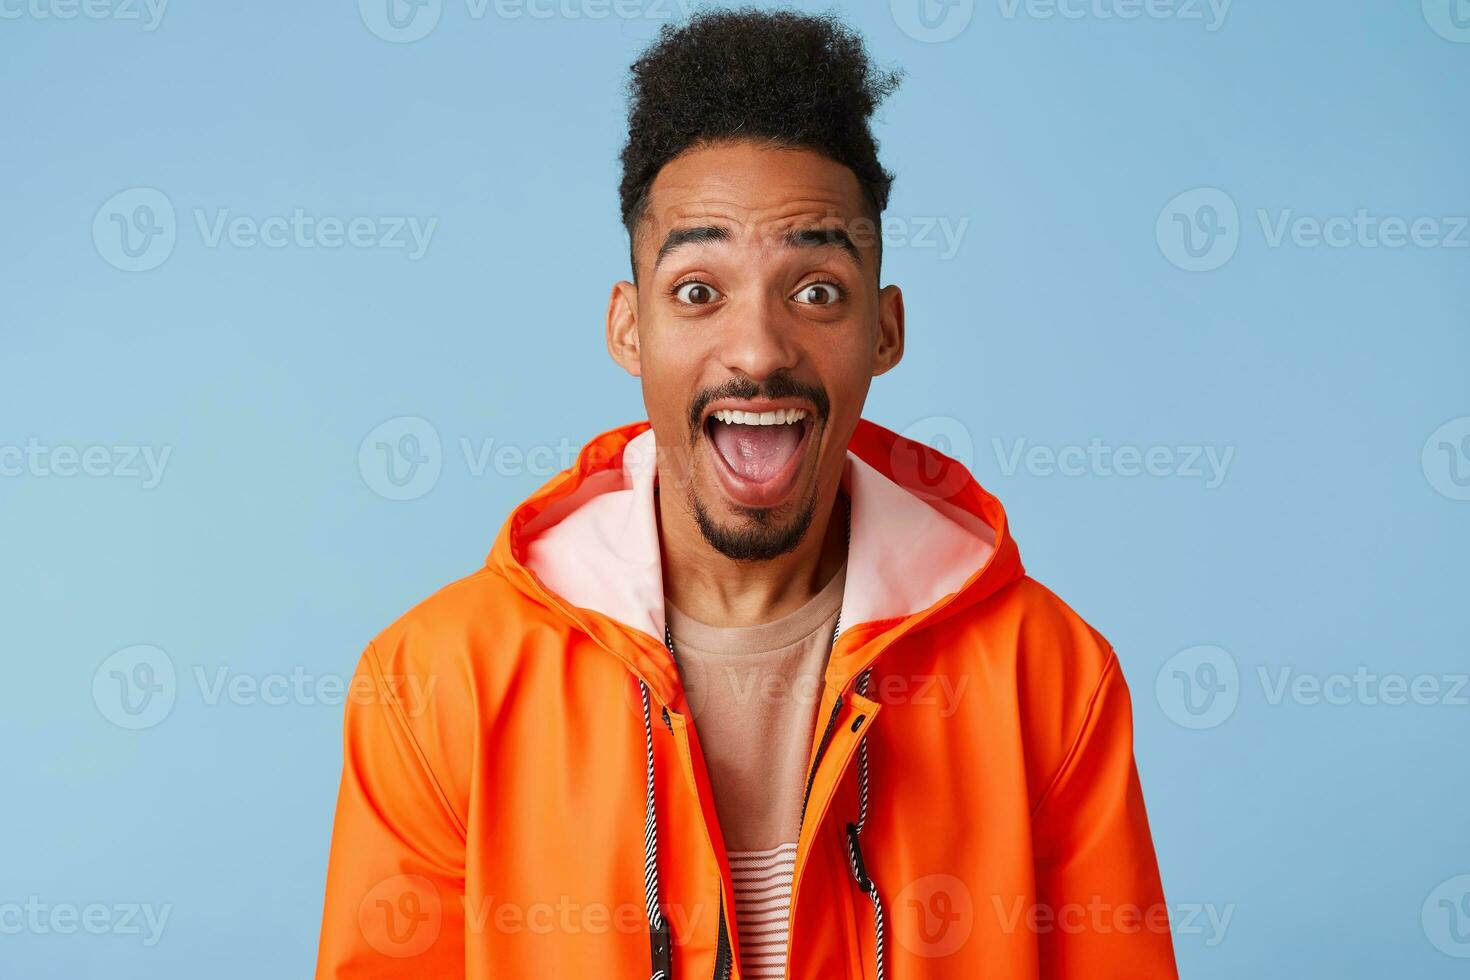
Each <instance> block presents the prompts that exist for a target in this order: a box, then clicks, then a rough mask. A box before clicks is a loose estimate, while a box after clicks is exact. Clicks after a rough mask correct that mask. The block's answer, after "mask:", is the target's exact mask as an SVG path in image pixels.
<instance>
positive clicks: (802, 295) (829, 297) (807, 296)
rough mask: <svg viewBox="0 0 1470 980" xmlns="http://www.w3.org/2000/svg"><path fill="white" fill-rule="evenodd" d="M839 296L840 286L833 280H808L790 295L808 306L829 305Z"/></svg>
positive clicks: (839, 297)
mask: <svg viewBox="0 0 1470 980" xmlns="http://www.w3.org/2000/svg"><path fill="white" fill-rule="evenodd" d="M841 298H842V287H841V286H838V285H837V284H836V283H835V282H809V283H807V284H806V285H805V286H802V287H801V288H800V289H798V290H797V291H796V295H795V296H793V297H792V299H794V300H796V301H797V302H798V303H804V304H806V305H808V306H830V305H831V304H833V303H835V302H837V301H838V300H839V299H841Z"/></svg>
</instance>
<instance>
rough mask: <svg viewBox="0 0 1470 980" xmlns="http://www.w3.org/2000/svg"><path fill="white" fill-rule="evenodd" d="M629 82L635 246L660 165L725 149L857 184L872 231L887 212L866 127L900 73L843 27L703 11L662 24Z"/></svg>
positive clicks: (626, 151) (628, 179) (626, 201)
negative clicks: (840, 173)
mask: <svg viewBox="0 0 1470 980" xmlns="http://www.w3.org/2000/svg"><path fill="white" fill-rule="evenodd" d="M631 72H632V76H631V78H630V79H629V81H628V96H629V99H628V103H629V104H628V142H627V145H626V146H624V147H623V151H622V154H621V156H620V160H621V162H622V167H623V179H622V184H621V185H620V187H619V189H618V192H619V196H620V198H621V205H622V217H623V225H624V227H626V228H627V230H628V236H629V239H630V241H631V240H632V239H633V237H634V233H635V230H636V228H637V224H638V222H639V220H640V219H641V218H642V216H643V213H644V211H645V209H646V207H647V204H648V190H649V187H650V186H651V185H652V183H653V180H654V178H655V177H657V176H658V172H659V171H660V170H661V169H663V167H664V165H665V164H667V163H668V162H669V161H670V160H673V159H674V158H675V157H677V156H678V155H679V154H681V153H683V152H684V151H685V150H688V149H690V148H692V147H697V146H705V145H709V144H713V143H717V142H720V141H723V140H757V141H760V142H762V143H767V144H770V145H772V146H780V147H787V148H804V149H810V150H814V151H816V152H818V153H821V154H823V155H824V156H827V157H829V158H830V159H832V160H834V161H836V162H837V163H840V164H842V165H843V166H845V167H847V168H848V169H850V170H851V171H852V172H853V174H855V175H856V176H857V180H858V184H859V186H861V188H862V189H863V192H864V194H865V196H866V198H867V200H868V204H869V207H870V209H871V214H870V215H869V217H870V218H871V219H873V220H874V221H876V220H877V219H878V218H879V216H880V215H881V214H882V211H883V209H884V208H885V207H887V205H888V193H889V189H890V187H891V186H892V184H893V174H891V173H889V172H888V171H886V170H884V169H883V167H882V165H881V164H880V163H879V162H878V145H877V142H876V141H875V140H874V139H873V134H872V131H871V130H870V129H869V128H868V119H869V117H871V116H872V114H873V110H874V109H875V108H876V107H877V105H878V103H879V102H881V101H882V100H883V99H884V97H885V96H887V95H888V94H889V93H890V92H892V91H893V90H894V89H895V88H897V87H898V83H899V80H900V78H901V77H902V73H901V72H899V71H881V70H879V69H877V68H875V67H874V65H873V64H872V62H871V61H870V60H869V58H868V53H867V50H866V49H865V47H864V46H863V40H862V38H861V36H859V35H858V34H857V33H856V32H855V31H853V30H852V29H851V28H849V27H847V26H846V25H845V24H844V23H843V22H842V21H841V20H839V19H838V18H837V17H836V15H834V14H831V13H828V14H820V15H812V14H801V13H795V12H792V11H787V10H759V9H756V8H752V7H744V8H741V9H738V10H722V9H715V10H703V11H699V12H697V13H695V14H694V15H693V16H692V17H691V18H690V19H689V20H688V22H687V23H685V24H683V25H680V26H676V25H672V24H665V25H664V26H663V27H662V28H661V29H660V31H659V37H658V39H657V40H655V41H654V42H653V43H652V44H651V45H650V46H649V47H648V49H647V50H645V51H644V52H643V54H642V55H641V56H640V57H639V58H638V60H637V61H635V62H634V63H633V65H632V69H631ZM635 275H636V269H635Z"/></svg>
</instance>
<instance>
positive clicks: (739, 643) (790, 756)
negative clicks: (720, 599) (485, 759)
mask: <svg viewBox="0 0 1470 980" xmlns="http://www.w3.org/2000/svg"><path fill="white" fill-rule="evenodd" d="M846 578H847V562H846V561H844V562H843V563H842V566H841V567H840V568H838V570H837V572H836V573H835V574H834V575H833V576H832V578H831V580H829V581H828V582H827V584H826V585H825V586H823V587H822V589H821V591H820V592H818V593H817V594H816V595H815V596H813V597H812V598H811V600H810V601H808V602H807V603H806V604H805V605H803V606H802V607H801V608H800V609H797V610H794V611H793V612H791V613H788V614H787V615H785V616H782V617H781V618H780V619H777V620H773V621H772V622H769V623H761V624H760V625H758V626H742V627H733V628H726V627H719V626H711V625H709V624H708V623H702V622H699V621H698V620H695V619H691V618H690V617H689V616H688V615H687V614H685V613H684V612H683V611H681V610H679V609H678V608H676V607H675V606H674V605H673V604H672V603H669V602H667V600H666V601H665V604H664V608H665V613H666V615H667V616H668V620H669V630H670V632H671V633H673V637H674V656H675V658H676V661H677V662H678V665H679V673H680V675H681V677H682V678H683V681H684V690H685V693H686V695H687V696H688V699H689V706H690V712H691V714H692V716H693V719H694V731H695V733H696V735H697V736H698V738H699V746H700V749H701V751H702V752H703V753H704V758H705V762H706V764H707V766H708V769H709V775H710V784H711V790H712V791H713V794H714V799H715V810H716V812H717V813H718V815H719V819H720V831H721V833H722V834H723V835H724V838H725V847H726V849H727V851H728V852H729V857H730V873H731V876H732V877H733V879H734V881H733V885H734V889H735V922H736V931H737V934H738V936H739V940H740V962H741V964H742V966H743V970H742V975H743V976H746V977H749V978H751V980H763V978H766V977H781V976H783V975H784V974H785V971H786V931H787V925H788V922H789V918H790V910H791V883H792V875H793V871H794V870H795V866H796V839H797V835H798V834H799V833H800V831H801V799H802V795H803V794H804V793H805V791H806V764H807V756H808V755H809V754H810V752H811V746H812V738H813V735H814V734H815V729H816V723H817V705H818V702H819V701H820V700H821V692H822V677H823V674H824V673H825V672H826V669H827V657H828V654H829V653H830V651H831V644H832V631H833V629H835V628H836V625H837V616H838V613H839V611H840V609H841V606H842V591H843V586H844V584H845V582H846Z"/></svg>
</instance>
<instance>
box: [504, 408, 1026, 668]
mask: <svg viewBox="0 0 1470 980" xmlns="http://www.w3.org/2000/svg"><path fill="white" fill-rule="evenodd" d="M655 449H656V446H655V442H654V432H653V428H652V426H651V425H650V424H649V423H648V422H647V421H646V420H645V421H642V422H635V423H631V424H629V425H624V426H621V427H619V428H616V429H611V430H609V431H607V432H604V433H602V434H600V435H598V436H596V437H594V438H593V439H592V440H591V441H589V442H588V443H587V444H586V445H585V446H584V447H583V449H582V451H581V453H580V454H579V455H578V458H577V462H576V465H574V466H573V467H571V468H570V469H568V470H565V471H563V472H562V473H560V474H558V475H557V476H555V477H553V478H552V479H551V480H550V481H548V482H547V483H546V484H545V485H544V486H542V487H541V489H539V490H538V491H536V493H535V494H533V495H532V496H531V497H529V498H528V499H527V500H526V501H525V502H524V503H522V504H521V505H520V506H518V507H517V508H516V509H515V510H514V511H512V513H511V515H510V517H509V518H508V519H507V521H506V522H505V525H504V527H503V528H502V530H501V533H500V536H499V537H498V538H497V540H496V543H495V546H494V548H492V550H491V552H490V556H489V559H488V560H489V563H490V564H491V565H493V566H498V567H499V568H500V569H501V571H502V572H504V573H506V574H507V577H508V578H510V579H511V580H512V581H514V582H521V583H524V582H525V581H526V580H528V579H529V580H533V581H534V582H535V583H536V584H538V585H539V586H540V587H541V588H542V589H544V590H546V591H547V592H549V593H550V594H551V595H552V596H554V597H555V598H557V599H559V600H561V601H562V602H564V603H566V604H567V605H569V606H572V607H575V608H576V609H578V610H583V611H590V612H592V613H595V614H597V615H598V616H599V617H604V618H606V619H607V620H610V621H612V622H614V623H616V624H619V625H620V626H621V627H623V628H625V629H627V630H631V631H634V632H635V633H636V634H638V636H637V639H638V641H639V644H640V646H641V647H642V648H643V649H644V650H645V652H646V651H647V650H648V649H649V648H650V643H652V644H656V645H657V647H658V648H659V649H662V646H663V641H662V639H661V638H662V636H663V632H664V602H663V595H664V593H663V572H662V564H661V561H660V557H659V539H658V524H657V518H656V515H655V510H654V508H655V502H654V496H653V486H654V477H655V474H656V466H655V461H656V458H657V454H656V452H655ZM841 483H842V488H843V490H844V491H845V492H846V493H847V495H848V498H849V499H850V500H851V501H852V538H851V542H850V544H849V550H848V569H847V581H846V587H845V593H844V597H843V606H842V622H843V627H842V630H841V637H845V636H847V635H848V634H849V633H859V634H862V637H863V640H866V639H870V638H872V637H874V636H878V635H882V634H886V633H889V632H891V631H895V630H896V631H906V630H907V629H910V628H913V627H914V626H917V625H918V623H919V622H920V621H923V620H932V619H937V618H942V616H947V615H950V614H952V613H953V612H955V611H956V610H957V609H959V608H961V607H963V606H965V605H969V604H971V603H973V602H975V601H978V600H979V599H981V598H983V597H984V596H986V595H989V594H991V593H993V592H994V591H996V590H997V589H999V588H1000V587H1002V586H1003V585H1005V584H1007V583H1009V582H1011V581H1013V580H1015V579H1016V578H1019V577H1020V576H1021V575H1022V574H1023V571H1022V568H1021V562H1020V557H1019V554H1018V553H1017V551H1016V547H1015V544H1014V542H1013V541H1012V540H1011V538H1010V537H1009V535H1008V533H1007V530H1006V520H1005V511H1004V510H1003V508H1002V507H1001V505H1000V502H999V501H997V500H996V499H995V498H994V497H992V496H991V495H990V494H989V493H987V492H986V491H985V490H983V489H982V488H981V487H980V485H979V484H978V483H977V482H976V481H975V479H974V477H973V476H972V475H971V474H970V473H969V471H968V470H966V469H965V467H964V466H963V465H962V464H961V463H959V462H958V461H956V460H954V459H951V458H950V457H948V456H945V455H944V454H942V453H940V452H938V451H936V450H934V449H932V448H930V447H929V446H927V445H925V444H923V443H921V442H917V441H914V440H910V439H907V438H904V437H903V436H900V435H898V434H896V433H894V432H892V431H890V430H888V429H886V428H884V427H883V426H880V425H878V424H877V423H874V422H871V421H869V420H867V419H862V420H860V421H859V423H858V426H857V429H856V431H855V432H854V434H853V437H852V440H851V441H850V443H849V446H848V450H847V457H846V461H845V463H844V465H843V469H842V477H841ZM841 637H839V640H840V639H841ZM856 652H857V651H856V650H855V649H854V648H853V646H851V645H846V646H844V653H846V654H848V655H853V654H855V653H856ZM834 657H835V654H834ZM644 666H645V667H646V666H647V665H646V664H645V665H644ZM670 666H671V665H670Z"/></svg>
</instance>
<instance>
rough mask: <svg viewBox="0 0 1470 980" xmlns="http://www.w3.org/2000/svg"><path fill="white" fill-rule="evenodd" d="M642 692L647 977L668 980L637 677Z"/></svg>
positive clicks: (649, 738) (649, 748) (649, 733)
mask: <svg viewBox="0 0 1470 980" xmlns="http://www.w3.org/2000/svg"><path fill="white" fill-rule="evenodd" d="M638 689H639V691H640V692H641V693H642V695H643V746H644V749H645V750H646V752H647V757H648V769H647V772H646V774H645V776H644V784H645V786H646V787H647V789H646V793H645V796H644V800H643V902H644V904H645V905H646V906H647V907H648V945H649V951H650V954H651V955H652V957H653V973H652V975H651V976H650V977H649V980H669V977H670V975H671V974H672V972H673V951H672V950H671V949H670V948H669V924H668V923H667V922H666V921H665V920H664V914H663V910H662V909H660V908H659V907H658V810H657V808H656V807H655V806H654V802H653V724H652V722H651V721H650V720H649V717H648V685H647V684H645V683H643V681H642V680H641V679H640V680H639V681H638Z"/></svg>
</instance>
